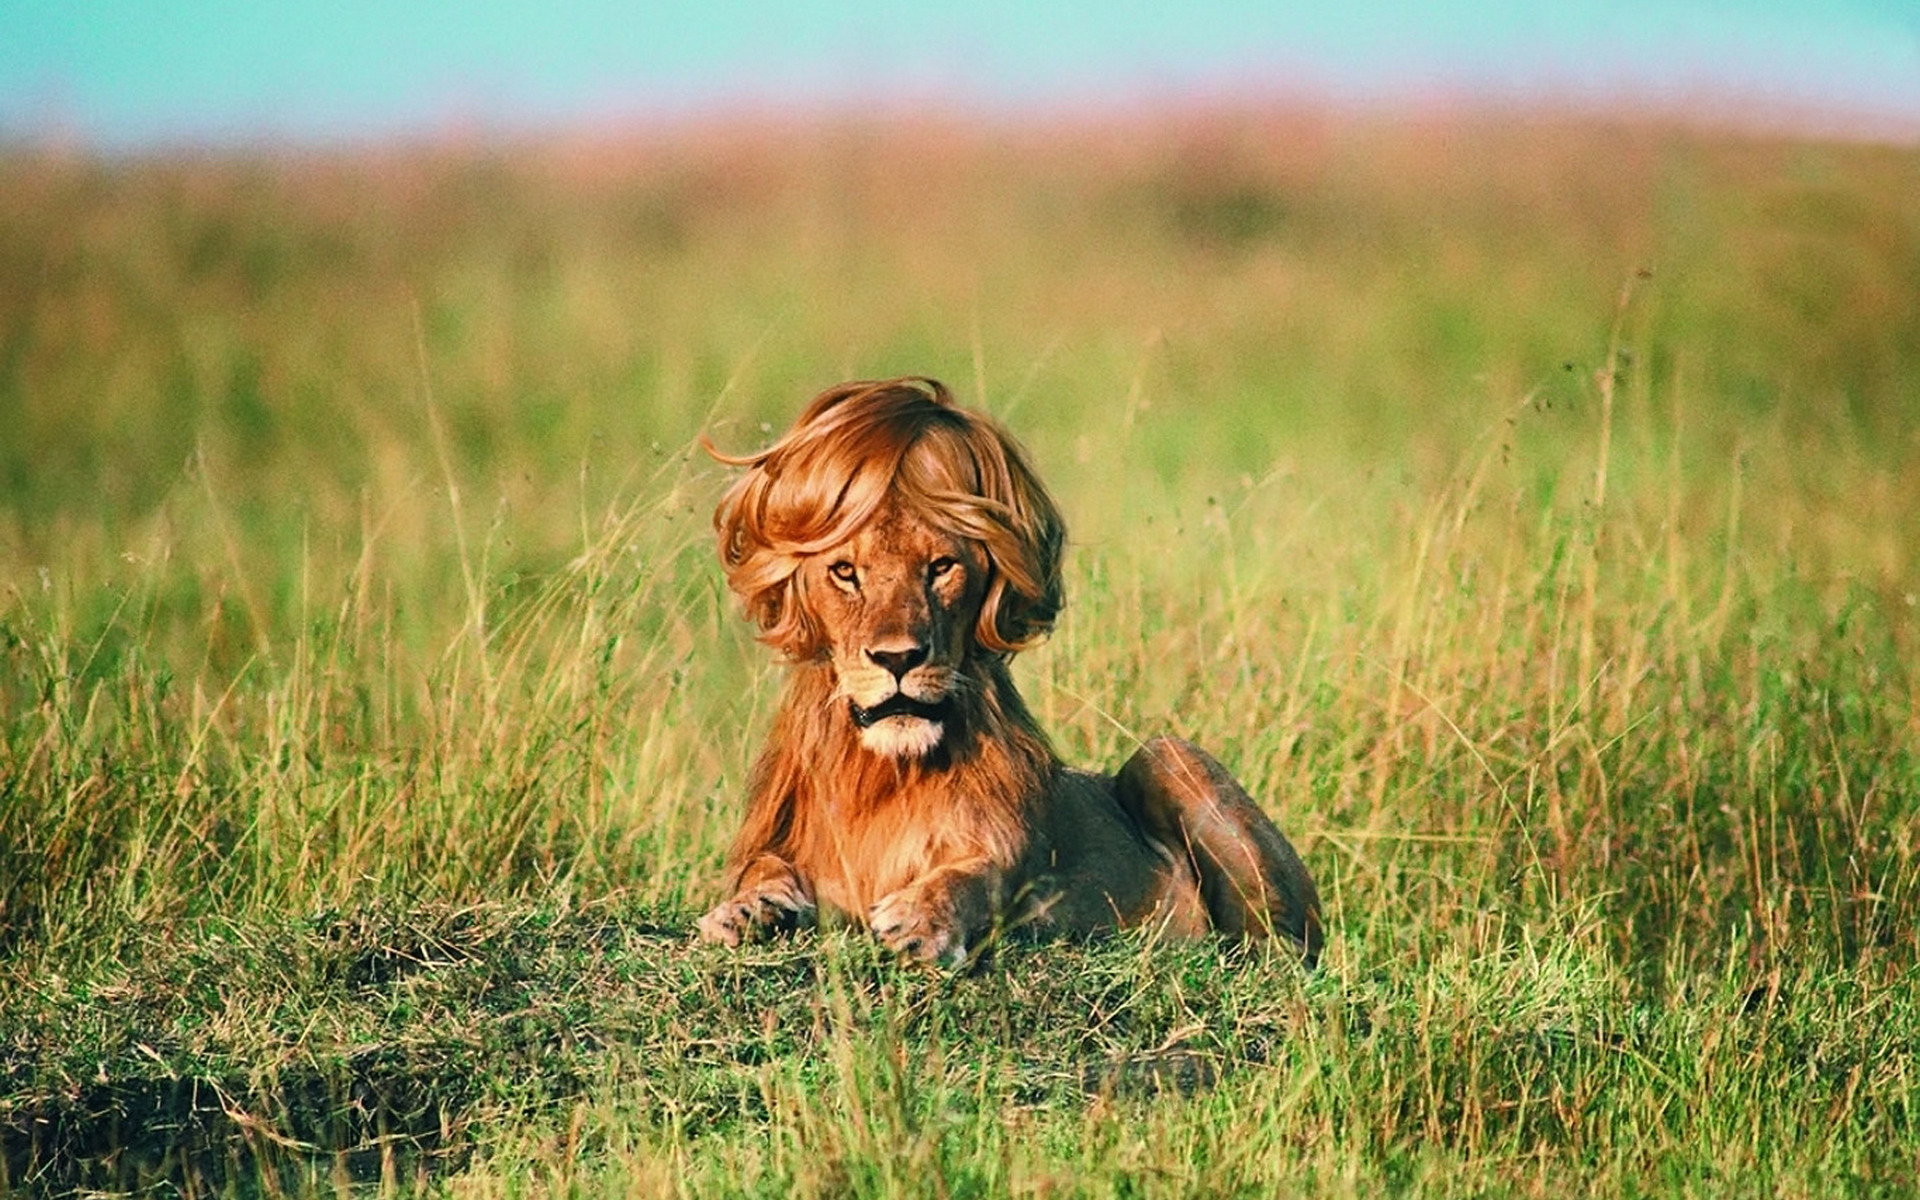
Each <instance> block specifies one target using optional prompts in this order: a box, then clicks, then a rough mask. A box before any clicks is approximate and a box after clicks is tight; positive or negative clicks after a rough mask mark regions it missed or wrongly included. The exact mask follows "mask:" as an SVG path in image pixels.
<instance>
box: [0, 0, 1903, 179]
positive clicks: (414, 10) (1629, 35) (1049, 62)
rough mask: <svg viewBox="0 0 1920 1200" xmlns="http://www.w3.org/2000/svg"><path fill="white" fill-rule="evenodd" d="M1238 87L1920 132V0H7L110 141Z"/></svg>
mask: <svg viewBox="0 0 1920 1200" xmlns="http://www.w3.org/2000/svg"><path fill="white" fill-rule="evenodd" d="M1236 98H1241V99H1248V98H1250V99H1268V98H1285V99H1295V100H1298V99H1303V98H1304V99H1321V100H1326V101H1333V102H1338V103H1351V104H1363V105H1383V104H1384V105H1394V104H1407V103H1412V102H1433V101H1434V100H1436V99H1445V100H1450V101H1454V102H1460V101H1475V100H1481V101H1522V102H1525V101H1537V100H1547V101H1556V102H1573V103H1604V102H1614V101H1626V102H1630V103H1634V104H1639V105H1648V106H1654V107H1662V106H1664V107H1670V108H1679V109H1682V110H1683V111H1684V110H1686V109H1689V108H1690V107H1692V106H1695V105H1702V104H1712V105H1717V106H1719V108H1720V109H1722V110H1726V111H1732V112H1735V113H1738V112H1740V111H1755V112H1769V113H1773V112H1780V113H1788V112H1806V113H1809V114H1814V115H1818V116H1822V117H1829V118H1831V117H1839V118H1843V119H1845V120H1852V119H1858V120H1859V121H1861V122H1862V123H1863V125H1864V126H1866V127H1871V128H1879V129H1892V130H1895V131H1897V132H1898V134H1899V136H1903V137H1906V136H1916V137H1920V0H1666V2H1660V0H1354V2H1352V3H1342V2H1341V0H1264V2H1256V0H1098V2H1097V3H1096V2H1093V0H1079V2H1067V0H971V2H967V3H921V4H915V3H912V2H911V0H785V2H780V0H706V2H704V3H683V2H681V0H652V2H642V3H631V2H629V3H616V2H614V0H331V2H329V3H326V4H316V3H310V2H309V3H302V2H300V0H290V2H289V0H0V136H4V137H8V138H15V139H18V138H29V139H40V138H57V139H60V140H62V141H79V142H80V143H82V144H85V145H91V146H99V147H106V148H132V149H141V148H153V147H169V146H180V145H224V144H235V143H258V142H271V141H282V140H291V141H300V142H332V141H340V140H366V139H378V138H381V137H386V136H392V135H409V136H417V135H421V134H427V135H431V134H433V133H435V132H441V131H451V130H460V131H465V132H472V131H473V130H475V129H479V130H483V131H484V130H499V131H502V132H519V131H527V130H535V131H537V130H540V129H546V128H558V127H582V126H592V125H596V124H606V123H611V122H620V121H629V120H636V119H638V120H653V119H660V118H673V117H678V116H683V115H686V114H690V113H704V112H711V111H723V112H724V111H729V110H767V109H776V110H777V109H785V108H802V109H820V110H853V111H865V110H868V109H869V108H871V107H873V106H876V105H882V106H895V107H921V108H926V107H933V106H952V107H961V108H980V109H984V110H987V111H994V112H998V111H1013V112H1020V111H1045V110H1049V109H1062V108H1065V109H1086V108H1090V107H1093V108H1097V107H1099V106H1102V105H1136V106H1137V105H1141V104H1149V105H1151V104H1156V103H1178V102H1182V101H1194V100H1207V101H1217V100H1223V99H1224V100H1232V99H1236Z"/></svg>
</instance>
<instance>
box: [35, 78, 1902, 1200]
mask: <svg viewBox="0 0 1920 1200" xmlns="http://www.w3.org/2000/svg"><path fill="white" fill-rule="evenodd" d="M1915 196H1920V150H1915V149H1912V148H1906V149H1900V148H1887V147H1875V146H1865V145H1839V144H1820V143H1813V142H1805V141H1794V140H1791V139H1786V138H1771V137H1760V136H1736V135H1731V134H1706V133H1700V132H1689V131H1687V130H1684V129H1681V128H1678V127H1671V126H1664V125H1659V124H1654V123H1645V122H1642V123H1607V122H1598V121H1574V120H1565V119H1550V118H1546V117H1540V118H1534V119H1530V118H1526V117H1523V116H1520V115H1510V116H1505V117H1501V118H1498V119H1494V118H1485V119H1481V118H1473V117H1467V116H1459V117H1454V118H1448V119H1439V118H1435V119H1431V120H1424V121H1420V120H1412V119H1407V120H1396V121H1387V120H1377V121H1370V120H1360V119H1355V118H1343V119H1332V118H1323V117H1317V116H1313V115H1310V114H1266V115H1258V114H1231V113H1222V114H1214V115H1210V116H1205V117H1198V116H1196V117H1194V118H1191V119H1188V120H1166V121H1160V122H1136V123H1134V124H1131V125H1123V124H1120V123H1114V124H1089V125H1086V126H1084V127H1069V126H1065V125H1056V126H1052V127H1048V128H1029V127H1019V126H1004V127H1002V126H993V125H990V124H972V125H969V124H957V123H945V122H941V121H937V120H931V119H929V120H901V121H894V122H887V123H877V124H861V123H858V122H846V123H842V124H837V125H831V126H827V125H822V126H804V127H792V128H772V127H767V128H756V127H751V126H747V125H729V126H716V127H712V128H703V129H695V128H686V129H679V130H669V131H662V132H660V133H658V134H655V135H650V136H648V137H644V138H636V139H635V140H633V141H631V142H624V143H608V142H585V141H582V142H579V143H571V142H565V141H556V142H552V143H545V144H541V145H538V146H532V145H530V146H525V147H518V148H499V147H495V148H487V147H433V146H425V147H411V148H408V147H393V148H386V149H369V150H362V151H355V152H352V153H327V154H320V153H314V154H310V155H284V156H267V155H259V156H222V157H182V158H178V159H172V160H167V161H117V162H116V161H95V160H89V159H86V158H74V157H63V156H59V155H52V154H40V153H36V152H32V151H29V150H25V149H16V150H14V151H12V152H8V153H6V154H4V155H0V1192H8V1191H14V1192H20V1193H24V1194H47V1193H66V1192H95V1191H101V1190H106V1191H114V1190H127V1189H147V1188H155V1187H158V1188H162V1189H166V1190H168V1191H170V1192H177V1193H179V1194H186V1195H204V1194H221V1193H229V1192H230V1193H234V1194H241V1195H253V1194H261V1193H265V1194H281V1193H291V1194H313V1193H336V1194H337V1193H340V1192H352V1191H359V1190H371V1189H380V1190H393V1191H400V1192H413V1191H427V1192H434V1193H445V1194H449V1195H455V1196H474V1197H483V1196H484V1197H491V1196H529V1197H531V1196H560V1195H565V1196H573V1195H581V1196H594V1195H623V1196H624V1195H651V1194H662V1195H665V1194H683V1195H699V1196H706V1195H736V1194H737V1195H756V1196H770V1197H771V1196H788V1195H799V1196H835V1197H837V1196H929V1197H935V1196H937V1197H953V1196H993V1195H1002V1194H1013V1195H1021V1196H1042V1195H1044V1196H1080V1195H1087V1196H1106V1195H1122V1196H1140V1197H1149V1196H1152V1197H1159V1196H1214V1195H1245V1196H1267V1195H1276V1194H1278V1195H1302V1196H1375V1195H1381V1194H1388V1195H1404V1196H1440V1195H1511V1196H1552V1197H1556V1198H1558V1197H1564V1196H1570V1195H1608V1196H1614V1195H1677V1196H1703V1197H1704V1196H1720V1195H1743V1196H1744V1195H1753V1194H1761V1193H1764V1194H1771V1195H1778V1196H1828V1195H1837V1194H1838V1195H1859V1196H1877V1195H1907V1194H1912V1193H1913V1192H1914V1191H1915V1190H1916V1189H1920V1051H1917V1050H1916V1047H1920V600H1917V599H1916V594H1917V593H1920V206H1916V204H1915V202H1914V200H1913V197H1915ZM909 372H912V373H927V374H932V375H935V376H938V377H940V378H943V379H945V380H946V381H947V382H948V383H949V384H951V385H953V386H954V388H955V390H956V391H957V392H959V393H960V394H961V395H962V396H964V397H967V398H968V399H969V402H971V403H974V404H976V405H978V406H981V407H984V408H986V409H988V410H990V411H992V412H994V413H996V414H999V415H1000V416H1002V417H1003V418H1004V419H1005V420H1006V421H1007V422H1008V423H1009V424H1010V425H1011V426H1012V427H1014V428H1015V430H1016V431H1017V432H1018V433H1019V434H1020V435H1021V436H1022V437H1023V439H1024V440H1025V441H1026V442H1027V444H1028V445H1029V447H1030V448H1031V449H1032V451H1033V453H1034V456H1035V457H1036V459H1037V460H1038V463H1039V464H1040V466H1041V469H1042V471H1043V473H1044V474H1045V475H1046V476H1047V478H1048V479H1049V481H1050V482H1051V484H1052V485H1053V487H1054V490H1055V493H1056V495H1057V497H1058V498H1059V500H1060V501H1061V504H1062V506H1063V507H1064V509H1065V511H1066V513H1067V515H1068V518H1069V522H1070V526H1071V529H1072V532H1073V550H1072V557H1071V560H1070V564H1069V572H1070V574H1069V580H1070V603H1069V608H1068V610H1067V613H1066V616H1065V618H1064V620H1063V621H1062V624H1061V627H1060V629H1059V630H1058V632H1057V633H1056V635H1055V636H1054V638H1053V639H1052V641H1051V642H1049V643H1048V644H1047V645H1045V646H1043V647H1041V648H1040V649H1038V650H1036V651H1034V652H1031V653H1029V654H1028V655H1026V656H1024V658H1023V659H1022V660H1021V661H1020V664H1019V667H1018V674H1019V678H1020V679H1021V682H1022V685H1023V687H1024V688H1025V689H1026V691H1027V693H1028V696H1029V698H1030V700H1031V702H1032V703H1033V706H1034V707H1035V709H1036V711H1037V712H1038V713H1039V714H1040V715H1041V716H1042V719H1043V721H1044V722H1045V724H1046V725H1047V726H1048V728H1049V729H1050V730H1051V731H1052V733H1053V735H1054V737H1055V739H1056V741H1057V743H1058V745H1059V746H1060V748H1061V749H1062V751H1063V752H1064V753H1065V754H1066V756H1067V757H1068V758H1070V759H1072V760H1076V761H1083V762H1089V763H1107V764H1113V763H1117V762H1118V761H1119V760H1120V759H1121V758H1122V757H1123V756H1124V755H1125V754H1126V753H1127V752H1128V751H1129V749H1130V748H1131V747H1132V746H1133V745H1134V743H1135V742H1136V741H1137V740H1138V739H1139V738H1142V737H1144V736H1148V735H1150V734H1153V733H1157V732H1162V731H1173V732H1178V733H1180V734H1183V735H1186V736H1189V737H1191V738H1194V739H1195V740H1197V741H1200V742H1201V743H1203V744H1205V745H1206V746H1208V747H1209V748H1210V749H1212V750H1213V751H1214V752H1215V753H1216V754H1218V755H1219V756H1220V757H1221V758H1222V759H1223V760H1225V761H1226V762H1227V763H1229V764H1230V765H1231V766H1232V767H1233V768H1234V770H1235V771H1236V772H1237V773H1238V775H1239V776H1240V778H1241V779H1242V780H1243V781H1245V782H1246V783H1247V784H1248V785H1249V787H1250V788H1251V790H1252V791H1253V792H1254V793H1255V795H1257V796H1259V797H1261V798H1263V801H1264V802H1265V803H1266V804H1267V805H1268V807H1269V810H1270V811H1271V812H1272V813H1274V814H1275V816H1276V817H1277V819H1278V820H1279V822H1280V823H1281V825H1282V826H1283V827H1284V828H1285V829H1286V830H1287V831H1288V832H1289V834H1290V835H1291V836H1292V838H1293V840H1294V842H1295V844H1296V845H1297V846H1298V847H1299V848H1300V850H1301V851H1302V853H1303V855H1304V857H1305V858H1306V860H1307V863H1308V865H1309V866H1310V868H1311V869H1312V870H1313V871H1314V873H1315V875H1316V876H1317V878H1318V880H1319V882H1320V888H1321V893H1322V895H1323V897H1325V899H1326V901H1327V918H1328V934H1329V940H1328V952H1327V954H1326V956H1325V959H1324V960H1323V966H1322V967H1321V969H1320V970H1319V971H1318V972H1317V973H1314V974H1312V975H1308V974H1305V973H1303V972H1302V971H1301V970H1300V969H1299V968H1298V967H1297V966H1295V965H1294V964H1292V963H1291V962H1289V961H1287V960H1285V959H1284V958H1282V957H1272V958H1269V957H1267V956H1264V955H1261V954H1248V953H1245V952H1241V951H1236V950H1233V949H1230V948H1227V947H1223V946H1214V945H1209V946H1201V947H1194V948H1169V947H1162V946H1156V945H1152V944H1150V943H1148V942H1146V941H1143V940H1139V939H1130V938H1123V939H1117V940H1113V941H1109V942H1105V943H1099V944H1093V945H1085V946H1079V945H1065V946H1040V947H1034V946H1026V945H1009V946H1006V947H1003V948H1002V949H1001V950H1000V952H999V953H998V955H997V957H996V958H995V960H994V961H993V962H992V964H991V965H990V966H989V967H988V968H987V969H985V970H982V971H979V972H977V973H974V974H971V975H963V976H949V975H942V974H937V973H928V972H924V971H921V970H918V969H915V968H911V967H908V966H905V965H902V964H898V963H895V962H892V961H890V960H888V959H887V958H885V957H884V956H883V955H881V954H880V953H878V952H877V951H876V950H875V949H874V948H872V947H871V946H870V945H869V944H868V943H867V942H866V941H865V940H863V939H861V938H859V937H856V936H847V935H845V934H840V933H834V934H823V935H819V936H808V937H803V938H800V939H797V940H794V941H791V942H784V943H778V944H774V945H770V946H766V947H760V948H755V949H752V950H749V951H745V952H727V951H723V950H717V949H710V948H705V947H699V946H695V945H693V944H692V943H691V942H690V941H689V932H690V927H691V920H692V917H693V916H694V914H696V913H697V912H699V911H701V910H702V909H703V908H704V906H705V905H707V904H708V903H710V902H711V901H712V900H713V899H714V898H715V897H714V888H715V886H716V883H717V873H718V869H719V865H720V864H719V860H720V855H721V853H722V852H723V850H724V847H725V843H726V839H727V838H728V836H729V835H730V833H731V830H732V825H733V822H734V821H735V819H736V818H737V815H738V811H739V803H740V800H741V796H742V789H743V782H744V776H745V773H746V770H747V767H748V765H749V763H750V760H751V755H752V753H753V750H754V746H755V743H756V741H757V739H758V737H759V736H760V733H761V730H762V729H763V726H764V722H765V718H766V717H767V715H768V714H769V713H770V711H771V707H772V702H773V697H774V695H775V692H776V689H777V687H778V685H779V673H778V668H777V667H776V666H775V665H774V664H772V663H770V662H768V661H767V659H766V656H765V655H764V654H763V653H762V652H761V651H760V650H759V648H758V647H756V646H755V645H754V644H753V643H752V642H751V640H750V638H749V636H748V633H747V630H746V629H745V628H744V626H743V623H742V622H740V621H739V620H738V619H737V617H736V615H735V614H734V612H733V609H732V607H731V604H730V602H729V600H728V597H727V596H726V595H725V593H724V589H723V587H722V586H721V583H720V580H719V572H718V569H717V565H716V563H715V561H714V557H713V553H712V548H711V546H710V544H709V537H710V535H709V532H708V524H707V518H708V514H709V512H710V511H711V506H712V504H713V502H714V500H715V499H716V498H717V497H718V494H719V491H720V489H721V488H722V487H723V485H724V478H725V476H724V473H723V472H722V471H721V470H720V469H719V468H717V467H716V466H714V465H713V464H712V463H710V462H709V461H707V460H706V459H705V457H704V456H703V455H701V454H699V453H698V452H697V451H696V450H694V449H693V448H692V447H693V440H694V438H695V437H696V436H697V435H698V434H700V433H701V432H702V431H706V432H710V433H711V434H712V436H713V437H714V438H715V439H716V440H717V441H718V442H719V443H720V444H721V445H723V446H727V447H731V448H735V449H741V448H748V447H753V446H757V445H759V444H761V443H762V442H763V441H764V440H765V439H767V438H768V437H769V436H770V434H771V433H772V432H773V431H776V430H778V429H780V428H782V427H784V425H785V423H786V422H787V421H788V420H789V419H790V418H791V416H792V415H793V414H794V412H795V411H796V410H797V408H798V407H799V405H800V404H801V403H802V402H803V401H804V400H805V399H806V398H807V397H808V396H810V395H811V394H812V393H813V392H814V391H816V390H817V389H819V388H820V387H823V386H825V385H827V384H829V383H833V382H837V381H839V380H841V379H844V378H849V377H859V376H878V375H892V374H900V373H909Z"/></svg>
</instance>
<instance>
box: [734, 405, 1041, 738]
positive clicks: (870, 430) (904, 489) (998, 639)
mask: <svg viewBox="0 0 1920 1200" xmlns="http://www.w3.org/2000/svg"><path fill="white" fill-rule="evenodd" d="M709 449H710V450H711V447H709ZM716 457H719V458H720V459H721V460H722V461H723V462H728V463H732V464H734V465H737V466H743V467H745V468H747V470H746V472H745V474H743V475H742V476H741V477H740V478H739V479H738V480H737V481H736V482H735V483H734V485H733V487H732V488H730V489H729V490H728V491H727V494H726V496H725V497H724V498H722V500H721V501H720V506H719V508H718V509H717V510H716V511H715V512H714V528H715V530H716V531H717V532H718V534H719V536H720V556H721V559H722V561H723V562H724V563H725V566H726V572H727V583H728V586H730V587H731V588H732V589H733V590H734V592H735V593H737V594H738V595H739V596H740V597H741V600H742V601H743V603H744V604H745V607H746V610H747V614H748V616H749V617H751V618H752V619H753V620H754V622H755V623H756V624H757V625H758V626H759V628H760V639H761V640H762V641H764V642H766V643H768V644H769V645H772V646H774V647H775V648H777V649H779V650H780V651H781V652H782V653H784V654H786V655H787V656H788V657H789V658H791V659H793V660H795V661H799V662H813V661H824V662H825V663H827V664H830V666H831V669H832V671H833V676H834V681H835V684H836V699H835V703H843V704H844V705H845V706H846V716H847V718H848V719H849V720H851V721H852V722H853V724H854V725H855V726H856V727H858V729H859V731H860V741H861V744H862V745H864V746H865V747H866V748H867V749H868V750H871V751H873V752H874V753H877V754H881V755H885V756H888V757H893V758H903V759H908V758H921V757H924V756H926V755H927V754H929V753H931V752H932V751H933V750H934V749H935V748H936V747H938V746H939V745H940V744H941V742H942V739H943V737H944V736H945V735H946V732H947V729H948V725H949V724H950V718H951V717H952V716H953V714H954V712H955V709H956V705H958V704H960V703H962V702H963V701H964V700H965V699H966V695H967V691H968V688H969V687H970V686H971V683H970V680H973V679H974V673H973V672H972V671H971V670H970V668H977V667H979V666H981V665H983V664H984V663H985V662H986V661H988V660H991V659H995V658H1005V657H1007V656H1009V655H1011V654H1013V653H1014V652H1015V651H1017V650H1020V649H1023V648H1025V647H1026V646H1028V645H1031V644H1032V643H1033V642H1034V641H1036V640H1038V639H1039V638H1040V637H1042V636H1043V635H1044V634H1045V633H1046V632H1047V630H1048V629H1050V628H1051V627H1052V624H1053V619H1054V617H1055V615H1056V614H1057V613H1058V612H1059V610H1060V605H1061V602H1062V589H1061V583H1060V551H1061V547H1062V545H1063V543H1064V542H1065V539H1066V531H1065V528H1064V526H1063V525H1062V522H1061V519H1060V514H1059V510H1058V509H1056V508H1055V507H1054V503H1053V500H1052V498H1051V497H1049V496H1048V495H1047V493H1046V490H1045V489H1044V488H1043V487H1042V486H1041V485H1040V481H1039V479H1038V477H1037V476H1035V474H1034V472H1033V469H1032V468H1031V467H1030V466H1028V465H1027V461H1026V456H1025V455H1024V453H1022V451H1021V449H1020V447H1019V445H1018V444H1017V443H1016V442H1015V441H1014V440H1013V438H1012V437H1011V436H1010V435H1009V434H1008V433H1007V432H1006V431H1005V430H1004V429H1002V428H1001V427H1000V426H999V425H998V424H996V423H995V422H994V421H992V420H990V419H989V418H987V417H983V416H980V415H979V414H977V413H971V412H967V411H966V410H964V409H960V408H956V407H954V405H953V400H952V397H951V396H950V395H949V394H948V392H947V389H946V388H944V387H943V386H941V385H940V384H938V383H936V382H934V381H933V380H930V379H918V378H907V379H892V380H884V381H878V382H858V383H847V384H842V385H840V386H839V387H836V388H831V389H829V390H827V391H825V392H822V393H821V394H820V395H819V396H817V397H815V398H814V400H813V402H812V403H811V404H809V405H808V406H807V409H806V411H805V412H804V413H802V414H801V415H800V418H799V420H798V421H796V422H795V424H794V427H793V428H792V429H791V430H790V431H789V432H788V433H787V434H786V436H784V437H782V438H781V439H780V440H779V441H777V442H775V443H774V444H773V445H772V446H769V447H768V448H767V449H765V450H762V451H760V452H759V453H757V454H751V455H746V456H742V457H730V456H726V455H720V454H717V453H716Z"/></svg>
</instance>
